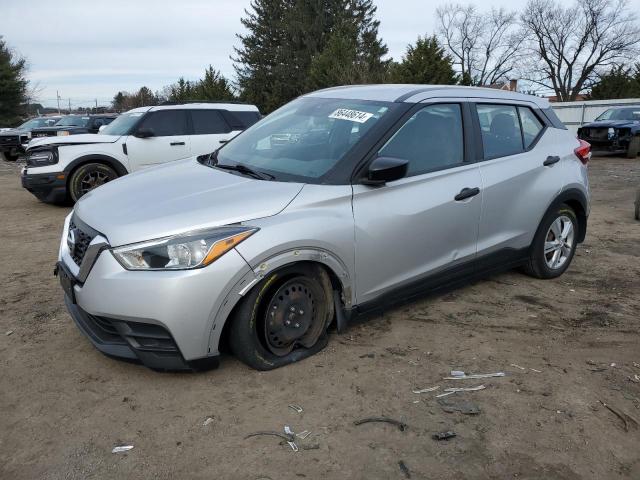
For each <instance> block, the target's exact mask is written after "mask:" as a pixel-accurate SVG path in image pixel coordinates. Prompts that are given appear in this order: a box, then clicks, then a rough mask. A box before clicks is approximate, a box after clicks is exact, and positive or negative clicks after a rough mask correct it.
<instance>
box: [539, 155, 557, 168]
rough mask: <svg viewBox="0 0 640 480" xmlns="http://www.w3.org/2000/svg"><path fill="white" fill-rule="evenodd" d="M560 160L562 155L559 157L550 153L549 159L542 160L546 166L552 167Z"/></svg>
mask: <svg viewBox="0 0 640 480" xmlns="http://www.w3.org/2000/svg"><path fill="white" fill-rule="evenodd" d="M559 161H560V157H557V156H555V155H550V156H548V157H547V159H546V160H545V161H544V162H542V165H544V166H545V167H550V166H552V165H554V164H556V163H558V162H559Z"/></svg>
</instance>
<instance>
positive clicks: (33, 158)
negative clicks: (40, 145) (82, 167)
mask: <svg viewBox="0 0 640 480" xmlns="http://www.w3.org/2000/svg"><path fill="white" fill-rule="evenodd" d="M56 163H58V152H57V151H56V149H55V148H54V149H45V150H34V151H32V152H29V154H28V155H27V165H28V166H30V167H41V166H43V165H54V164H56Z"/></svg>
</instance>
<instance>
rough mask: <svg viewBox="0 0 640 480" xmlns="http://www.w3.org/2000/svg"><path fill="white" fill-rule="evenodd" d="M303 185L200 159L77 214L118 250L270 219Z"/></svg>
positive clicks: (98, 197)
mask: <svg viewBox="0 0 640 480" xmlns="http://www.w3.org/2000/svg"><path fill="white" fill-rule="evenodd" d="M302 187H303V184H301V183H286V182H272V181H264V180H254V179H252V178H247V177H243V176H240V175H236V174H234V173H228V172H224V171H222V170H218V169H215V168H211V167H207V166H204V165H201V164H200V163H198V162H197V161H196V160H195V159H194V158H191V159H188V160H183V161H179V162H172V163H168V164H164V165H161V166H159V167H155V168H151V169H147V170H142V171H139V172H136V173H133V174H130V175H126V176H124V177H122V178H119V179H117V180H114V181H112V182H109V183H107V184H106V185H103V186H101V187H100V188H97V189H96V190H94V191H92V192H89V193H88V194H86V195H85V196H83V197H82V198H81V199H80V201H79V202H78V203H77V204H76V206H75V209H74V211H75V214H76V215H78V217H79V218H80V219H81V220H82V221H83V222H85V223H86V224H87V225H89V226H90V227H92V228H94V229H96V230H97V231H99V232H101V233H102V234H103V235H105V236H106V237H107V239H108V240H109V243H110V244H111V245H112V246H120V245H126V244H129V243H135V242H141V241H145V240H153V239H156V238H162V237H167V236H170V235H176V234H181V233H186V232H189V231H192V230H200V229H205V228H212V227H218V226H222V225H229V224H233V223H238V222H244V221H249V220H254V219H257V218H263V217H270V216H273V215H276V214H278V213H279V212H281V211H282V210H283V209H284V208H285V207H286V206H287V205H288V204H289V203H290V202H291V201H292V200H293V199H294V198H295V197H296V195H297V194H298V193H300V190H302Z"/></svg>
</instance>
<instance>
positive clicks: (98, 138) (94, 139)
mask: <svg viewBox="0 0 640 480" xmlns="http://www.w3.org/2000/svg"><path fill="white" fill-rule="evenodd" d="M119 138H120V136H119V135H103V134H101V133H82V134H80V135H65V136H62V137H57V136H56V137H43V138H34V139H33V140H31V141H30V142H29V148H33V147H36V146H42V145H74V144H87V143H114V142H116V141H117V140H118V139H119Z"/></svg>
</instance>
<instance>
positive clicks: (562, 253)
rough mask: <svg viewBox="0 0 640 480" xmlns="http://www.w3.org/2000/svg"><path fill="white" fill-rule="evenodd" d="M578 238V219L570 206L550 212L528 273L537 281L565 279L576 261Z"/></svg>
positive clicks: (538, 235) (536, 239) (537, 237)
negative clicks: (567, 270) (572, 263)
mask: <svg viewBox="0 0 640 480" xmlns="http://www.w3.org/2000/svg"><path fill="white" fill-rule="evenodd" d="M577 237H578V219H577V218H576V214H575V212H574V211H573V209H571V207H569V206H568V205H561V206H559V207H557V208H554V209H552V210H550V211H549V212H547V214H546V215H545V216H544V218H543V219H542V222H541V223H540V226H539V227H538V231H537V232H536V235H535V237H534V239H533V243H532V245H531V253H530V254H529V260H528V261H527V263H526V264H525V272H526V273H527V274H529V275H531V276H534V277H537V278H555V277H559V276H560V275H562V274H563V273H564V272H565V270H566V269H567V268H569V264H570V263H571V260H572V259H573V255H574V254H575V251H576V244H577V242H576V239H577Z"/></svg>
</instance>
